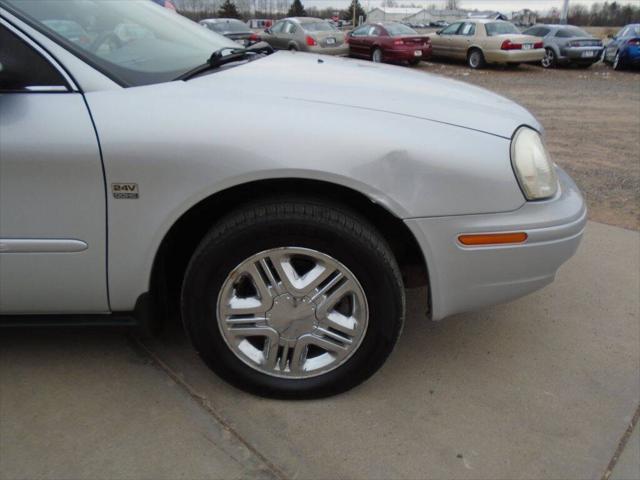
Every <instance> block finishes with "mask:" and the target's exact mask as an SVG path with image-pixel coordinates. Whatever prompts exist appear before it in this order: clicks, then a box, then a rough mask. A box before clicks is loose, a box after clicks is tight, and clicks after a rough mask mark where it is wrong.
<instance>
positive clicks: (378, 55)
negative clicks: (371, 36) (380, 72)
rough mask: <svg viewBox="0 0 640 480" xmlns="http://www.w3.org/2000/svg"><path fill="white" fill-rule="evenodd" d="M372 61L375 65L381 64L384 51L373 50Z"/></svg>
mask: <svg viewBox="0 0 640 480" xmlns="http://www.w3.org/2000/svg"><path fill="white" fill-rule="evenodd" d="M371 61H372V62H374V63H381V62H382V50H380V49H379V48H375V49H374V50H373V52H372V53H371Z"/></svg>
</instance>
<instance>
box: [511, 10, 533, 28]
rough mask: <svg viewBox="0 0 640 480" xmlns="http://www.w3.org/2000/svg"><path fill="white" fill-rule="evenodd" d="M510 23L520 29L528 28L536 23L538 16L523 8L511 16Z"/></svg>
mask: <svg viewBox="0 0 640 480" xmlns="http://www.w3.org/2000/svg"><path fill="white" fill-rule="evenodd" d="M511 21H512V22H513V23H515V24H516V25H518V26H520V27H530V26H532V25H535V24H536V23H538V14H537V13H536V12H534V11H533V10H529V9H528V8H525V9H524V10H519V11H517V12H513V13H512V14H511Z"/></svg>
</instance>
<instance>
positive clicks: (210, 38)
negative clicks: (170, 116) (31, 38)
mask: <svg viewBox="0 0 640 480" xmlns="http://www.w3.org/2000/svg"><path fill="white" fill-rule="evenodd" d="M2 5H3V7H4V8H8V9H9V10H10V11H13V12H14V13H16V14H17V15H18V16H20V17H21V18H23V19H24V20H25V21H26V22H27V23H29V24H31V25H32V26H33V27H34V28H37V29H39V30H40V31H41V32H42V33H44V34H45V35H47V36H49V37H50V38H52V39H53V40H54V41H56V42H58V43H60V44H61V45H63V46H64V47H65V48H66V49H67V50H69V51H70V52H72V53H73V54H75V55H76V56H78V57H80V58H81V59H82V60H84V61H85V62H86V63H88V64H90V65H92V66H93V67H94V68H96V69H97V70H99V71H101V72H103V73H104V74H106V75H107V76H109V77H110V78H112V79H113V80H115V81H117V82H118V83H120V84H121V85H123V86H140V85H148V84H153V83H160V82H167V81H171V80H174V79H175V78H177V77H179V76H180V75H182V74H184V73H186V72H188V71H190V70H193V69H194V68H196V67H198V66H200V65H204V64H205V63H206V62H207V61H208V59H209V58H210V57H211V54H212V53H213V52H214V51H216V50H218V49H220V48H222V47H234V48H236V47H237V44H236V43H234V42H233V41H231V40H229V39H228V38H226V37H224V36H222V35H219V34H217V33H215V32H212V31H211V30H209V29H206V28H202V27H201V26H200V25H198V24H197V23H194V22H192V21H191V20H188V19H186V18H184V17H182V16H181V15H178V14H176V13H175V12H174V11H171V10H169V9H166V8H163V7H160V6H158V5H157V4H155V3H153V2H149V1H143V2H134V1H126V2H119V1H104V0H47V1H40V0H3V2H2Z"/></svg>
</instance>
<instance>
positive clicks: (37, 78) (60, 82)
mask: <svg viewBox="0 0 640 480" xmlns="http://www.w3.org/2000/svg"><path fill="white" fill-rule="evenodd" d="M0 64H2V70H0V91H3V92H8V91H37V89H39V88H42V87H54V88H55V87H58V88H59V87H63V88H64V89H65V90H66V88H67V82H66V81H65V80H64V78H63V77H62V75H61V74H60V72H58V70H56V69H55V68H54V67H53V66H52V65H51V64H50V63H49V62H48V61H47V60H46V59H45V58H43V57H42V56H41V55H40V54H39V53H38V52H36V51H35V50H33V48H31V47H30V46H29V45H28V44H27V43H25V42H24V41H23V40H22V39H21V38H19V37H18V36H17V35H15V34H14V33H13V32H10V31H9V30H8V29H7V28H5V27H4V26H3V25H0Z"/></svg>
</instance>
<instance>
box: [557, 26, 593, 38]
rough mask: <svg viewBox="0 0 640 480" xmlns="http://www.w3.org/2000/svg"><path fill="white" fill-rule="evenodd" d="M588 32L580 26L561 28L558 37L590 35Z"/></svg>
mask: <svg viewBox="0 0 640 480" xmlns="http://www.w3.org/2000/svg"><path fill="white" fill-rule="evenodd" d="M590 36H591V35H589V34H588V33H587V32H585V31H584V30H580V29H579V28H575V27H570V28H561V29H560V30H558V31H557V32H556V37H557V38H574V37H590Z"/></svg>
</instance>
